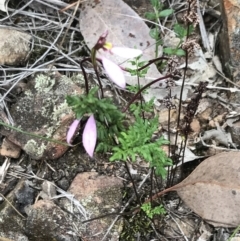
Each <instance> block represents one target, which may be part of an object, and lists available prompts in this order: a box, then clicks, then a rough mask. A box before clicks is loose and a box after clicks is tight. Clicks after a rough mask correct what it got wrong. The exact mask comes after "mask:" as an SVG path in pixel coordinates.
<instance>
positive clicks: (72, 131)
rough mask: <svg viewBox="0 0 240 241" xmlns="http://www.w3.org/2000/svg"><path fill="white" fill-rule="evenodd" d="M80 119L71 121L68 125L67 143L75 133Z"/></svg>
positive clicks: (69, 142)
mask: <svg viewBox="0 0 240 241" xmlns="http://www.w3.org/2000/svg"><path fill="white" fill-rule="evenodd" d="M79 123H80V120H74V121H73V123H72V124H71V125H70V127H69V129H68V132H67V143H68V144H69V145H71V142H72V139H73V137H74V135H75V134H76V130H77V128H78V126H79Z"/></svg>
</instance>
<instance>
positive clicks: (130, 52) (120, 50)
mask: <svg viewBox="0 0 240 241" xmlns="http://www.w3.org/2000/svg"><path fill="white" fill-rule="evenodd" d="M111 52H112V53H113V54H116V55H118V56H120V57H123V58H128V59H130V58H135V57H138V56H139V55H141V54H142V53H143V52H142V50H140V49H131V48H125V47H112V48H111Z"/></svg>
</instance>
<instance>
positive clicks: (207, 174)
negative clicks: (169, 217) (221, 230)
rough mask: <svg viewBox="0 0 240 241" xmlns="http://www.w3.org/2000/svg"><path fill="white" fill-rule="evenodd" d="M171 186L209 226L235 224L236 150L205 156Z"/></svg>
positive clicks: (239, 160) (239, 190)
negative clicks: (181, 179) (188, 173)
mask: <svg viewBox="0 0 240 241" xmlns="http://www.w3.org/2000/svg"><path fill="white" fill-rule="evenodd" d="M175 190H176V191H177V193H178V195H179V196H180V197H181V199H182V200H183V201H184V202H185V203H186V205H187V206H188V207H189V208H191V209H192V210H193V211H194V212H195V213H197V214H198V215H199V216H201V217H202V218H203V219H204V220H205V221H207V222H208V223H210V224H212V225H213V226H215V227H219V226H224V227H236V226H238V225H239V224H240V205H239V203H240V152H224V153H220V154H218V155H215V156H212V157H209V158H207V159H206V160H205V161H203V162H202V163H201V164H200V165H199V166H198V167H197V168H196V169H195V170H194V171H193V172H192V173H191V174H190V175H189V176H188V177H187V178H186V179H184V180H183V181H182V182H181V183H180V184H178V185H177V186H176V187H175Z"/></svg>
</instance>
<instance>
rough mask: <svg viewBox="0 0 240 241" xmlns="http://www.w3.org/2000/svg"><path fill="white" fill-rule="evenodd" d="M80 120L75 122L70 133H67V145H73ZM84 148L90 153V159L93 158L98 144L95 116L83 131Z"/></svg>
mask: <svg viewBox="0 0 240 241" xmlns="http://www.w3.org/2000/svg"><path fill="white" fill-rule="evenodd" d="M79 123H80V120H74V121H73V123H72V124H71V125H70V127H69V130H68V133H67V143H68V144H69V145H71V141H72V138H73V137H74V135H75V133H76V130H77V128H78V126H79ZM82 138H83V147H84V149H85V150H86V152H87V153H88V155H89V156H90V157H93V152H94V149H95V146H96V142H97V127H96V122H95V119H94V116H93V115H91V116H90V117H89V118H88V120H87V123H86V125H85V128H84V130H83V137H82Z"/></svg>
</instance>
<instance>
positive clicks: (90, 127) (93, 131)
mask: <svg viewBox="0 0 240 241" xmlns="http://www.w3.org/2000/svg"><path fill="white" fill-rule="evenodd" d="M82 140H83V146H84V148H85V150H86V152H87V153H88V155H89V156H90V157H93V153H94V149H95V146H96V142H97V126H96V122H95V119H94V116H93V115H91V116H90V117H89V118H88V120H87V123H86V125H85V128H84V131H83V137H82Z"/></svg>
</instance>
